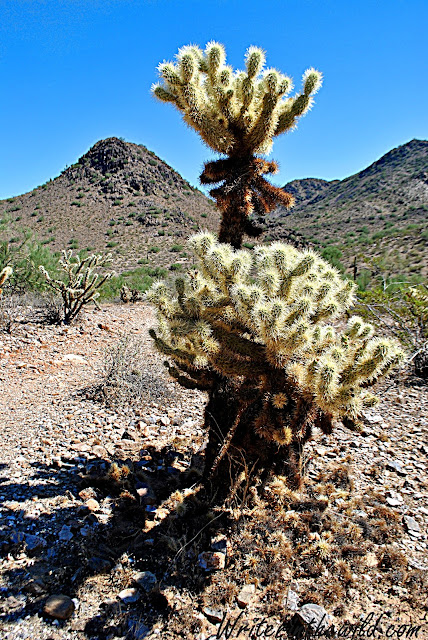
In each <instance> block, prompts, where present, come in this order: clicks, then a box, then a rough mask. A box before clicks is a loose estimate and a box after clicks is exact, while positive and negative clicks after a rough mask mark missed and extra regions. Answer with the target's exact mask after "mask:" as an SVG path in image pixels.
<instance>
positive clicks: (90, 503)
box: [85, 498, 100, 511]
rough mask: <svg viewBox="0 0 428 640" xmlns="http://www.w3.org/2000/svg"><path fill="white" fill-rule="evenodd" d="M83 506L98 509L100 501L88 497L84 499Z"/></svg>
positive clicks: (93, 509)
mask: <svg viewBox="0 0 428 640" xmlns="http://www.w3.org/2000/svg"><path fill="white" fill-rule="evenodd" d="M85 506H86V507H88V509H89V511H98V509H99V508H100V503H99V502H97V500H94V498H89V500H86V502H85Z"/></svg>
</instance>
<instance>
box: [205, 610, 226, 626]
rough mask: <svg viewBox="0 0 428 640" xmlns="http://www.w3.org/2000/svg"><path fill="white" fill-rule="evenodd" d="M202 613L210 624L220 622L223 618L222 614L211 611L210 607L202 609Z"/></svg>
mask: <svg viewBox="0 0 428 640" xmlns="http://www.w3.org/2000/svg"><path fill="white" fill-rule="evenodd" d="M202 612H203V613H204V615H206V617H207V618H208V620H210V622H214V623H217V622H221V621H222V620H223V618H224V614H223V613H222V612H221V611H220V610H219V609H212V608H211V607H204V608H203V609H202Z"/></svg>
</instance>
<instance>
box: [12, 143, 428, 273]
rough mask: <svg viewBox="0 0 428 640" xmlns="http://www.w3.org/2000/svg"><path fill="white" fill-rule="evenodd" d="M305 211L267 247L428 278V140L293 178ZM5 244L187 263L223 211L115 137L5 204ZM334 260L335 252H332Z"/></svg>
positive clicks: (277, 217) (288, 219)
mask: <svg viewBox="0 0 428 640" xmlns="http://www.w3.org/2000/svg"><path fill="white" fill-rule="evenodd" d="M284 189H285V190H286V191H289V192H291V193H292V194H293V195H294V197H295V199H296V204H295V206H294V208H293V209H292V210H291V211H286V210H284V209H281V208H279V209H278V210H277V211H275V212H274V213H273V214H271V215H270V216H269V217H268V219H267V221H266V226H267V233H266V234H264V236H262V239H261V241H269V240H270V239H282V240H291V241H292V242H295V243H297V244H300V245H309V246H314V247H315V248H317V249H320V250H321V251H324V252H325V251H327V253H328V254H329V255H334V256H335V259H336V262H337V264H338V265H339V266H340V265H342V268H343V269H344V270H347V271H350V270H351V269H352V264H353V262H354V259H356V261H357V266H358V270H359V273H360V274H363V275H364V269H366V268H368V267H370V263H372V262H373V259H377V260H378V262H380V269H381V271H382V272H383V273H385V274H386V275H395V276H403V275H404V276H405V277H409V276H412V277H421V276H422V277H427V276H428V261H427V259H426V249H427V242H428V231H427V229H426V222H427V212H428V142H427V141H423V140H412V141H411V142H408V143H407V144H404V145H402V146H400V147H398V148H397V149H393V150H392V151H390V152H389V153H387V154H386V155H384V156H383V157H382V158H380V160H378V161H377V162H374V163H373V164H372V165H370V166H369V167H367V169H364V170H363V171H361V172H359V173H357V174H355V175H353V176H350V177H349V178H345V179H344V180H333V181H326V180H321V179H316V178H307V179H304V180H293V181H292V182H290V183H288V184H286V185H285V186H284ZM0 216H1V218H0V223H1V221H3V231H1V227H2V225H1V224H0V240H1V239H4V238H7V239H9V240H10V241H11V242H12V243H13V242H15V243H17V242H19V239H20V238H21V237H22V233H23V230H24V229H25V228H27V229H31V231H32V232H34V233H35V234H36V235H37V237H38V239H39V240H40V241H41V242H43V243H44V244H46V245H48V246H49V247H50V248H52V249H54V250H59V249H62V248H64V247H71V248H75V249H86V248H87V249H90V250H96V251H102V252H105V251H107V250H109V251H111V252H112V254H113V257H114V262H115V265H114V266H115V268H117V269H121V268H122V269H127V268H133V267H135V266H136V264H137V263H138V261H139V260H140V261H141V260H147V259H148V258H149V259H150V263H151V264H153V265H155V266H164V267H169V268H171V267H173V268H174V267H177V265H180V264H181V265H183V264H185V263H186V262H187V261H188V260H189V258H190V256H188V255H187V251H186V247H185V243H186V239H187V237H188V236H189V234H190V233H191V232H192V231H197V230H198V229H209V230H216V229H217V228H218V213H217V211H216V209H215V206H214V204H213V203H212V202H211V201H210V200H209V199H208V198H207V197H206V196H205V195H204V194H203V193H202V192H201V191H199V190H198V189H195V188H194V187H192V186H190V185H189V183H188V182H186V181H185V180H184V179H183V178H182V177H181V176H180V175H179V174H178V173H177V172H176V171H174V169H172V168H171V167H170V166H169V165H167V164H166V163H165V162H163V161H162V160H161V159H160V158H158V157H157V156H156V155H155V154H154V153H153V152H151V151H149V150H148V149H147V148H146V147H144V146H143V145H137V144H133V143H130V142H124V141H123V140H120V139H118V138H108V139H107V140H100V141H99V142H97V143H96V144H95V145H94V146H93V147H92V148H91V149H90V150H89V151H88V153H86V154H85V155H83V156H82V157H81V158H80V159H79V160H78V162H76V164H74V165H72V166H71V167H68V168H67V169H65V171H63V172H62V173H61V175H60V176H58V177H57V178H55V179H54V180H51V181H49V182H47V183H46V184H44V185H42V186H40V187H38V188H36V189H34V190H33V191H31V192H29V193H26V194H23V195H21V196H17V197H15V198H10V199H8V200H3V201H0ZM332 252H333V253H332Z"/></svg>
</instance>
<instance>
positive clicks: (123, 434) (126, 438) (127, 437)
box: [122, 429, 135, 440]
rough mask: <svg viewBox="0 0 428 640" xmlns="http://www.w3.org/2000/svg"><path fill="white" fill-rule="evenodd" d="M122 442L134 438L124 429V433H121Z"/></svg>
mask: <svg viewBox="0 0 428 640" xmlns="http://www.w3.org/2000/svg"><path fill="white" fill-rule="evenodd" d="M122 440H135V438H134V436H133V435H132V434H130V433H129V431H127V430H126V429H125V431H124V432H123V433H122Z"/></svg>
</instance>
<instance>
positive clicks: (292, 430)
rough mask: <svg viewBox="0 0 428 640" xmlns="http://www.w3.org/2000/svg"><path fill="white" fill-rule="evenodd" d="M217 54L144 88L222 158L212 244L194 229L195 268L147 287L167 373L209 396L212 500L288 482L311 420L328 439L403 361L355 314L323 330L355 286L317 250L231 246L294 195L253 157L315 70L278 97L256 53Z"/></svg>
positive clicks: (174, 68) (282, 126) (187, 57)
mask: <svg viewBox="0 0 428 640" xmlns="http://www.w3.org/2000/svg"><path fill="white" fill-rule="evenodd" d="M225 57H226V56H225V51H224V48H223V46H222V45H220V44H218V43H215V42H211V43H209V44H208V45H207V47H206V49H205V51H202V50H201V49H199V48H198V47H196V46H188V47H184V48H182V49H181V50H180V51H179V53H178V56H177V62H176V63H171V62H164V63H162V64H161V65H160V66H159V68H158V69H159V73H160V76H161V78H162V80H163V82H162V83H159V84H156V85H154V86H153V93H154V95H155V96H156V97H157V98H159V99H160V100H162V101H165V102H170V103H172V104H174V105H175V106H176V107H177V108H178V109H179V110H180V111H181V112H182V115H183V118H184V120H185V122H186V124H188V125H189V126H191V127H193V128H194V129H195V130H196V131H197V132H198V133H199V134H200V136H201V138H202V139H203V141H204V142H205V143H206V144H207V145H208V146H209V147H211V148H212V149H213V150H214V151H215V152H216V153H218V154H221V156H222V157H221V158H220V159H218V160H215V161H213V162H207V163H206V164H205V166H204V170H203V172H202V174H201V177H200V178H201V182H202V183H203V184H210V185H212V188H211V191H210V195H211V196H212V197H213V198H214V199H215V200H216V203H217V207H218V209H219V210H220V212H221V225H220V232H219V238H218V240H217V238H216V237H214V236H212V235H210V234H205V233H204V234H199V235H197V236H195V237H193V239H192V240H191V246H192V248H193V250H194V252H195V254H196V256H197V258H198V260H199V265H198V267H197V269H196V270H194V271H192V272H190V273H189V274H188V276H187V277H185V278H178V279H177V280H176V282H175V291H174V290H171V289H169V287H168V286H167V284H166V283H165V282H158V283H156V284H155V285H154V286H153V287H152V289H151V290H150V292H149V293H148V296H149V297H150V299H151V300H152V302H153V303H154V304H155V305H156V307H157V309H158V320H159V328H158V330H157V331H154V330H152V331H151V336H152V338H153V340H154V341H155V345H156V347H157V348H158V349H159V350H160V351H161V352H162V353H163V354H164V355H165V356H167V358H168V360H169V362H168V363H167V366H168V369H169V371H170V373H171V375H172V376H173V377H175V378H176V379H177V381H178V382H180V383H181V384H182V385H183V386H185V387H189V388H197V389H201V390H205V391H207V392H208V398H209V399H208V404H207V406H206V410H205V427H206V429H207V432H208V445H207V448H206V455H205V471H204V485H205V489H206V491H207V492H208V493H209V494H211V496H212V498H213V499H214V500H221V499H223V498H224V497H226V496H227V495H229V497H230V496H233V495H236V493H237V492H238V491H239V490H240V488H241V490H242V492H243V494H245V492H246V490H247V489H248V487H249V485H251V484H253V483H254V482H255V481H256V479H257V478H260V477H261V478H264V479H266V477H267V476H269V475H270V474H272V473H275V474H280V475H282V476H286V477H288V479H289V482H290V484H291V485H292V486H295V487H298V486H300V482H301V472H302V462H301V461H302V452H303V445H304V444H305V442H306V441H307V440H308V439H309V438H310V437H311V434H312V431H313V428H314V427H318V428H320V429H321V430H322V431H323V432H325V433H330V432H331V430H332V424H333V418H334V417H342V418H343V419H344V420H345V421H358V417H359V415H360V412H361V410H362V409H363V407H366V406H372V405H373V404H374V403H375V402H376V399H375V397H374V396H373V395H372V394H371V393H370V392H369V391H368V387H370V386H372V385H373V384H374V383H375V381H376V380H377V378H378V377H380V376H382V375H385V374H386V373H387V372H388V371H390V370H391V369H392V368H393V367H394V366H395V365H397V364H398V363H399V362H400V361H401V360H402V358H403V352H402V350H401V348H400V346H399V345H398V343H397V342H396V341H394V340H388V339H386V338H375V337H374V336H373V333H374V329H373V327H372V326H371V325H369V324H367V323H365V322H364V321H363V320H362V319H361V318H359V317H353V318H351V320H350V321H349V322H348V324H347V327H346V328H345V329H344V330H342V331H339V330H338V329H336V328H335V326H334V322H335V321H336V320H337V319H338V318H339V317H340V316H341V314H343V313H344V311H346V310H347V309H349V308H350V307H351V305H352V302H353V300H354V290H355V285H354V284H353V283H352V282H349V281H344V280H342V278H341V277H340V274H339V273H338V271H337V270H336V269H334V268H333V267H331V266H330V265H329V264H328V263H326V262H325V261H324V260H323V259H322V258H320V257H319V256H318V255H317V254H316V253H314V252H310V251H305V252H301V251H298V250H296V249H294V248H293V247H291V246H288V245H284V244H280V243H274V244H271V245H268V246H262V247H255V248H254V249H252V250H250V251H247V250H242V249H241V246H242V242H243V239H244V236H245V235H248V236H250V237H252V238H254V237H257V236H259V235H260V234H261V232H262V229H261V228H260V227H259V226H258V225H257V224H256V222H255V220H254V219H253V218H252V217H251V216H252V214H254V215H255V216H257V218H261V217H262V216H263V215H264V214H266V213H269V212H270V211H272V210H273V209H275V208H276V206H278V205H279V204H281V205H283V206H285V207H289V206H291V205H292V203H293V198H292V196H291V195H290V194H287V193H285V192H284V191H283V190H282V189H279V188H277V187H275V186H273V185H272V184H271V183H270V182H268V181H267V180H266V178H265V177H264V176H265V175H269V174H272V173H275V172H276V170H277V165H276V163H275V162H268V161H266V160H265V159H264V158H263V157H262V154H266V153H268V152H269V151H270V150H271V147H272V144H273V138H274V137H275V136H277V135H279V134H281V133H283V132H285V131H287V130H290V129H292V128H293V127H294V126H295V125H296V122H297V120H298V118H299V117H300V116H301V115H303V113H305V112H306V111H307V110H308V109H309V108H310V106H311V104H312V100H313V98H312V96H313V94H314V93H315V92H316V91H317V90H318V88H319V87H320V85H321V74H320V73H319V72H317V71H315V70H314V69H310V70H308V71H307V72H306V73H305V74H304V77H303V90H302V92H301V93H300V94H297V95H295V96H293V97H291V98H288V99H284V98H285V96H286V95H287V94H288V93H289V92H290V90H291V88H292V83H291V80H290V79H289V78H288V77H286V76H284V75H282V74H281V73H279V72H278V71H276V70H275V69H267V70H266V71H264V70H263V67H264V63H265V54H264V52H263V51H262V50H261V49H258V48H256V47H250V49H249V50H248V51H247V55H246V69H245V70H244V71H242V72H237V73H234V72H233V70H232V69H231V68H230V67H228V66H226V64H225ZM270 240H271V238H269V237H266V238H265V242H270ZM367 240H368V238H367Z"/></svg>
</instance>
